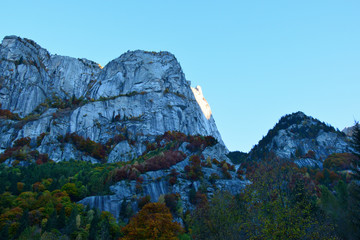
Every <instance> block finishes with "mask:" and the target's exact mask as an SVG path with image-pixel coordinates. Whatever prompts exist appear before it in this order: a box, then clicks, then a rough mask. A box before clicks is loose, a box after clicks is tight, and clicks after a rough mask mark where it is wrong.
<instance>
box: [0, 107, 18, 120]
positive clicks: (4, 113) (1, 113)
mask: <svg viewBox="0 0 360 240" xmlns="http://www.w3.org/2000/svg"><path fill="white" fill-rule="evenodd" d="M0 108H1V103H0ZM0 118H5V119H11V120H20V117H19V115H18V114H16V113H12V112H11V111H10V110H7V109H0Z"/></svg>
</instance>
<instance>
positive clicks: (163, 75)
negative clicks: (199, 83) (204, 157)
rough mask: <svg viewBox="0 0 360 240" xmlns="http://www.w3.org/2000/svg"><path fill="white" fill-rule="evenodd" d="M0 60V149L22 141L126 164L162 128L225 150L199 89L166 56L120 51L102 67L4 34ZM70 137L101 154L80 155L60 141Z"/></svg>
mask: <svg viewBox="0 0 360 240" xmlns="http://www.w3.org/2000/svg"><path fill="white" fill-rule="evenodd" d="M0 59H1V60H0V86H1V88H0V104H1V115H2V119H1V121H0V132H1V136H0V148H1V149H2V151H4V150H5V149H8V148H9V147H13V146H14V143H15V142H16V141H21V140H24V139H27V138H29V139H28V140H29V141H30V144H29V145H30V146H31V149H32V150H36V151H38V152H39V153H40V154H48V157H49V158H50V159H52V160H54V161H61V160H68V159H82V160H86V161H92V162H98V161H101V162H117V161H127V160H131V159H132V158H134V157H138V156H140V155H141V154H142V153H143V152H144V151H145V149H146V144H147V143H148V142H153V141H154V140H155V138H156V136H158V135H162V134H163V133H164V132H166V131H180V132H182V133H185V134H187V135H203V136H213V137H215V138H216V139H217V140H218V142H219V143H220V145H221V146H222V147H223V149H224V151H225V152H226V151H227V149H226V147H225V145H224V143H223V141H222V139H221V136H220V133H219V132H218V130H217V127H216V124H215V121H214V118H213V117H212V114H211V110H210V106H209V105H208V103H207V102H206V100H205V98H204V97H203V95H202V91H201V88H200V87H197V88H192V87H191V86H190V82H189V81H187V80H186V78H185V75H184V73H183V72H182V69H181V66H180V64H179V63H178V61H177V60H176V58H175V56H174V55H172V54H171V53H169V52H159V53H156V52H146V51H140V50H138V51H128V52H126V53H124V54H123V55H121V56H120V57H119V58H117V59H114V60H113V61H111V62H109V63H108V64H107V65H106V66H105V67H104V68H102V67H101V66H100V65H99V64H97V63H95V62H93V61H89V60H87V59H76V58H71V57H65V56H59V55H52V54H50V53H49V52H48V51H47V50H46V49H43V48H41V47H40V46H39V45H38V44H36V43H35V42H34V41H32V40H29V39H26V38H19V37H16V36H9V37H5V38H4V40H3V41H2V44H1V45H0ZM72 133H76V136H77V137H78V138H81V139H85V140H86V139H89V140H91V141H93V142H95V143H94V144H96V143H98V144H102V145H107V149H106V153H105V154H98V153H92V152H91V151H90V152H87V153H86V151H85V153H86V154H84V151H81V149H80V151H79V147H77V144H76V143H75V144H74V141H68V140H69V139H66V138H65V136H66V134H68V135H69V134H72ZM73 138H74V136H73V137H72V139H73ZM114 139H117V140H114ZM109 142H111V144H109Z"/></svg>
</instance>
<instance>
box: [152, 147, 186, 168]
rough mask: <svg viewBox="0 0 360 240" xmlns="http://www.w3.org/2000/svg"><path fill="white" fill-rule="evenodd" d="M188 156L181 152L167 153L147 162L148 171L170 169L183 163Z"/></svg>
mask: <svg viewBox="0 0 360 240" xmlns="http://www.w3.org/2000/svg"><path fill="white" fill-rule="evenodd" d="M185 157H186V155H185V154H184V153H183V152H180V151H165V152H162V153H161V154H159V155H156V156H154V157H152V158H150V159H148V160H146V161H145V170H146V171H157V170H161V169H168V168H169V167H171V166H173V165H175V164H176V163H178V162H181V161H183V160H184V159H185Z"/></svg>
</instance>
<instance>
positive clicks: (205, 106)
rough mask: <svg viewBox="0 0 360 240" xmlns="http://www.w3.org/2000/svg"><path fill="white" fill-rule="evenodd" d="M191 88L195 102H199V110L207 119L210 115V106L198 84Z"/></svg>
mask: <svg viewBox="0 0 360 240" xmlns="http://www.w3.org/2000/svg"><path fill="white" fill-rule="evenodd" d="M191 90H192V92H193V94H194V97H195V99H196V101H197V103H198V104H199V106H200V108H201V111H202V112H203V114H204V115H205V117H206V119H207V120H209V119H210V117H211V114H212V113H211V108H210V105H209V103H208V102H207V101H206V99H205V97H204V95H203V93H202V89H201V87H200V86H196V88H193V87H191Z"/></svg>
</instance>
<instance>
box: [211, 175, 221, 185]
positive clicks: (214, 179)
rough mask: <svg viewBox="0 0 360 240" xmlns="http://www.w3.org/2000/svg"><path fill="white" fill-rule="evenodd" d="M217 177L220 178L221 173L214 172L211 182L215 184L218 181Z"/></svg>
mask: <svg viewBox="0 0 360 240" xmlns="http://www.w3.org/2000/svg"><path fill="white" fill-rule="evenodd" d="M217 179H220V177H219V175H218V174H216V173H212V174H211V175H210V177H209V182H210V183H211V184H215V182H216V180H217Z"/></svg>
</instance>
